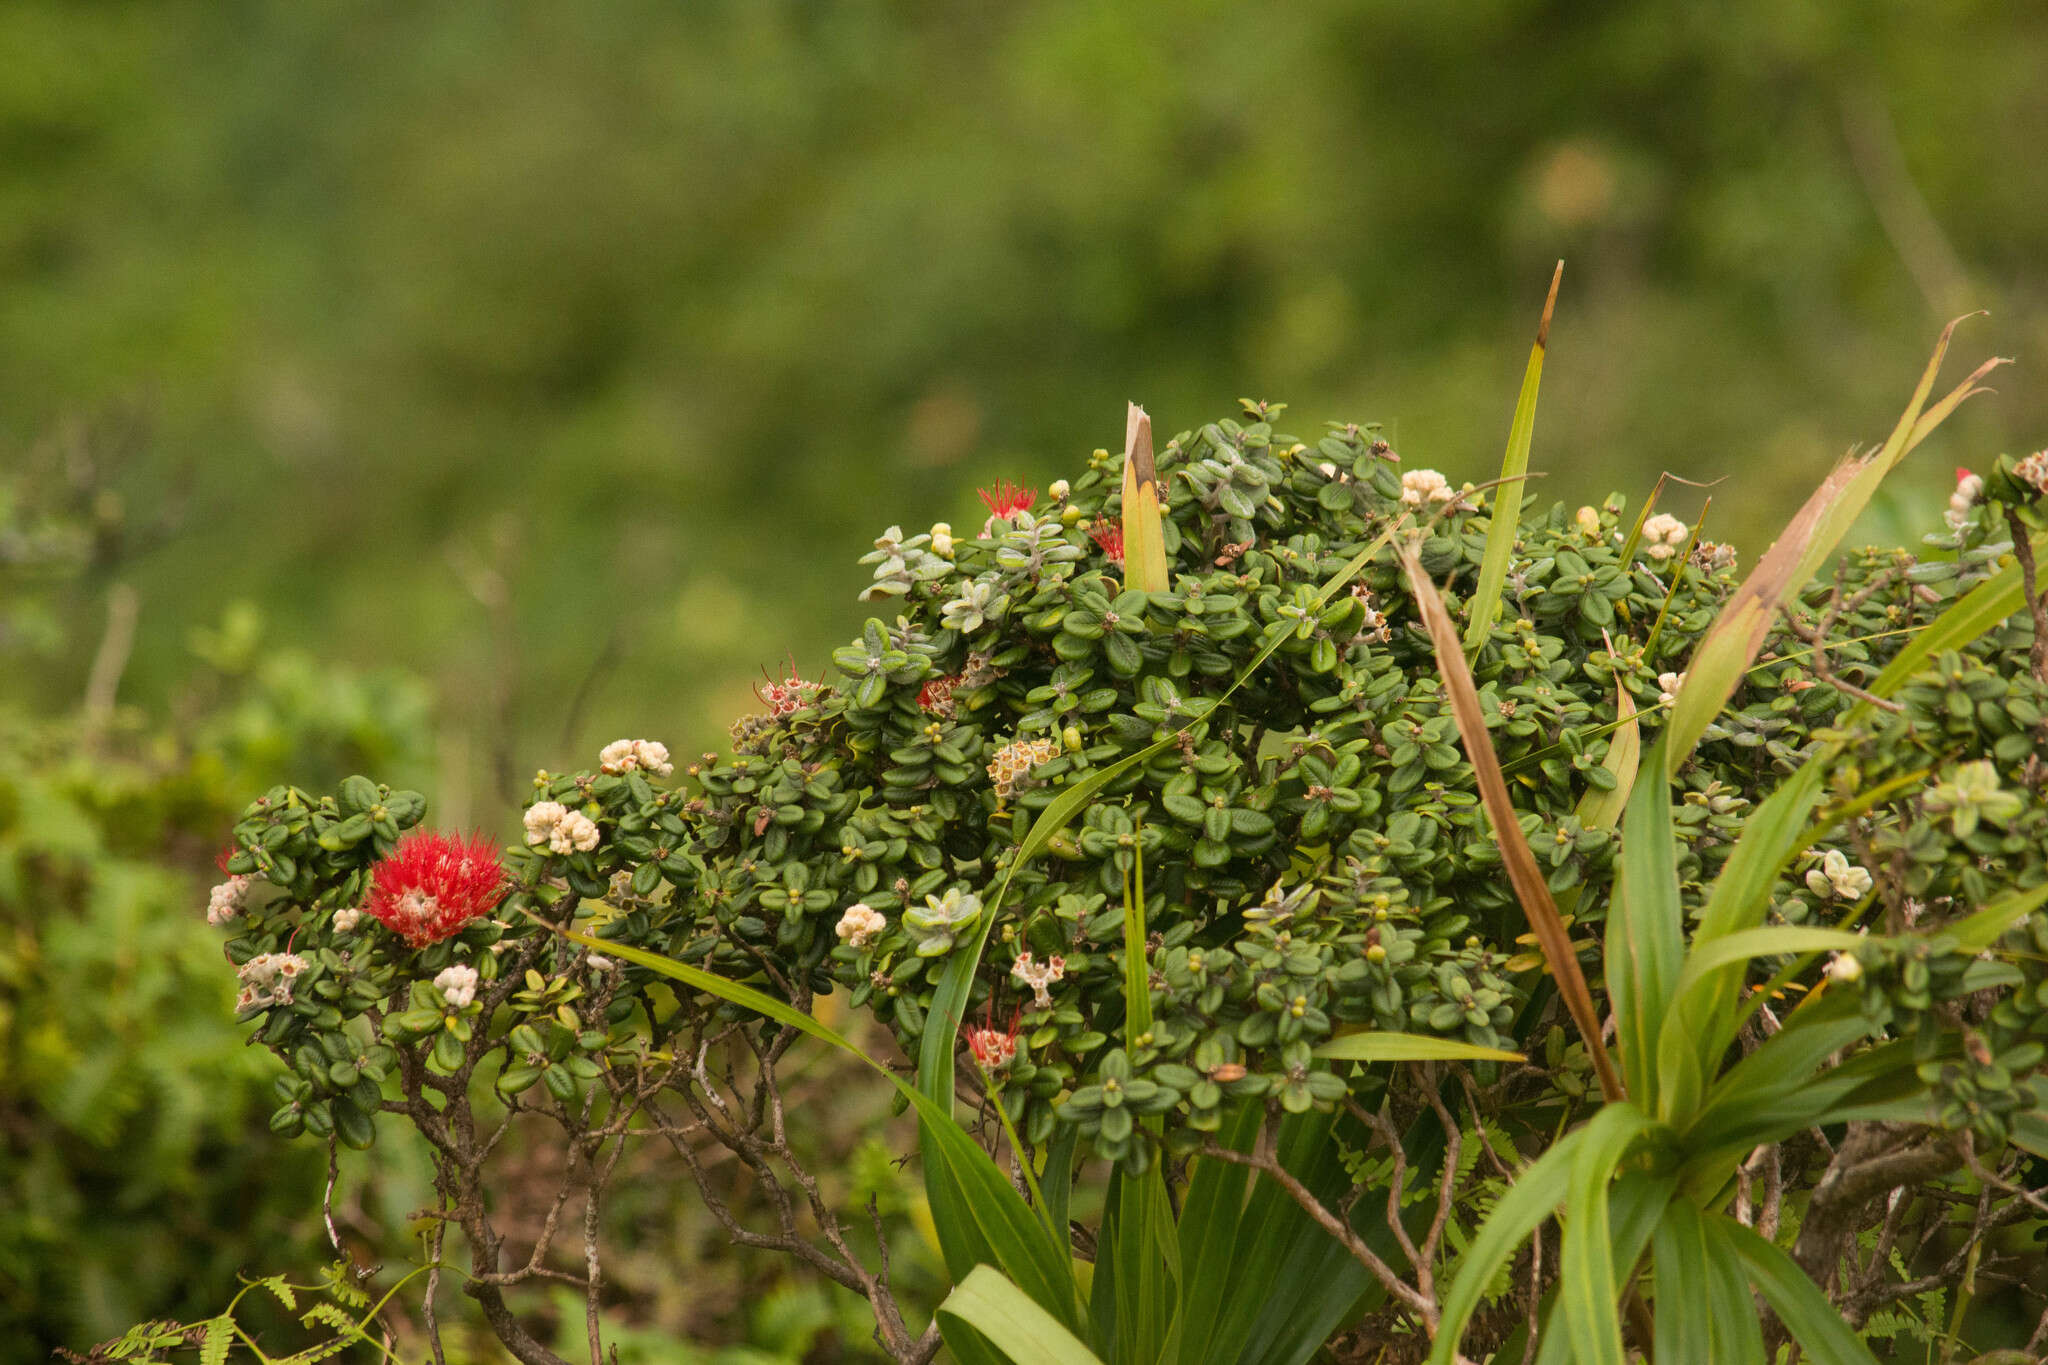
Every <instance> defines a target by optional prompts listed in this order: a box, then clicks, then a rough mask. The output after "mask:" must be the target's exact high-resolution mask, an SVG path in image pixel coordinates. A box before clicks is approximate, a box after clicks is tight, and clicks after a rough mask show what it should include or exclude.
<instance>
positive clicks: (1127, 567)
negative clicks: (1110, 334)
mask: <svg viewBox="0 0 2048 1365" xmlns="http://www.w3.org/2000/svg"><path fill="white" fill-rule="evenodd" d="M1123 519H1124V586H1125V587H1126V588H1135V589H1137V590H1138V591H1139V592H1165V591H1166V590H1167V589H1168V588H1170V587H1171V586H1172V579H1171V577H1170V575H1169V572H1168V568H1167V563H1166V532H1165V527H1164V518H1163V513H1162V509H1161V506H1160V494H1159V474H1158V471H1157V467H1156V466H1155V465H1154V464H1153V461H1152V419H1151V418H1150V417H1148V416H1147V415H1146V413H1145V410H1144V409H1143V408H1141V407H1139V406H1138V405H1137V404H1136V403H1132V404H1131V405H1130V407H1129V411H1128V412H1127V413H1126V414H1125V422H1124V510H1123Z"/></svg>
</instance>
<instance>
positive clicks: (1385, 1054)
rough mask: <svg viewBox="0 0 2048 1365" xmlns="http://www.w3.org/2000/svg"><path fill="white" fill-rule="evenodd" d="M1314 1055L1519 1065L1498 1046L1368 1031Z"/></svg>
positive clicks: (1346, 1059) (1358, 1059)
mask: <svg viewBox="0 0 2048 1365" xmlns="http://www.w3.org/2000/svg"><path fill="white" fill-rule="evenodd" d="M1315 1055H1316V1056H1318V1057H1320V1058H1322V1059H1323V1060H1325V1061H1335V1062H1519V1061H1524V1060H1526V1059H1525V1058H1524V1057H1523V1056H1522V1054H1521V1053H1519V1052H1504V1051H1502V1050H1501V1049H1499V1048H1497V1047H1480V1046H1479V1045H1478V1044H1476V1043H1461V1042H1458V1041H1456V1040H1455V1039H1451V1038H1432V1037H1430V1036H1429V1035H1427V1034H1422V1033H1382V1032H1380V1031H1379V1030H1377V1029H1367V1030H1365V1031H1364V1032H1361V1033H1346V1034H1340V1035H1339V1036H1337V1037H1335V1038H1332V1039H1331V1040H1330V1041H1329V1042H1327V1043H1324V1044H1323V1045H1322V1046H1321V1047H1318V1048H1317V1049H1316V1052H1315Z"/></svg>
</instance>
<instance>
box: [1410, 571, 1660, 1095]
mask: <svg viewBox="0 0 2048 1365" xmlns="http://www.w3.org/2000/svg"><path fill="white" fill-rule="evenodd" d="M1401 567H1402V569H1403V570H1405V571H1406V573H1407V576H1408V586H1409V590H1410V591H1411V592H1412V593H1413V594H1414V596H1415V603H1416V607H1417V609H1418V610H1419V611H1420V612H1421V615H1422V621H1423V624H1424V625H1425V626H1426V627H1427V628H1428V630H1429V638H1430V643H1431V644H1432V645H1433V646H1434V647H1435V650H1436V663H1437V670H1438V671H1439V672H1440V673H1442V675H1443V679H1444V693H1445V695H1446V697H1447V698H1448V699H1449V701H1450V707H1451V715H1452V717H1453V719H1455V720H1456V722H1457V725H1458V733H1459V735H1460V736H1461V737H1462V738H1463V739H1464V741H1465V755H1466V757H1467V758H1468V759H1469V760H1470V761H1471V764H1472V773H1473V776H1474V777H1475V778H1476V779H1477V780H1478V784H1479V797H1480V800H1481V801H1482V802H1483V803H1484V804H1485V806H1486V814H1487V817H1488V818H1489V819H1490V820H1491V821H1492V822H1493V837H1494V842H1495V843H1496V844H1498V845H1499V846H1500V852H1501V861H1502V863H1503V864H1505V865H1506V867H1507V872H1508V880H1509V881H1510V882H1511V883H1512V884H1513V886H1514V889H1515V895H1516V897H1517V898H1518V899H1519V900H1520V901H1521V903H1522V913H1523V914H1524V915H1526V916H1527V917H1528V920H1529V927H1530V928H1531V929H1533V930H1534V931H1535V933H1536V942H1537V944H1538V946H1540V947H1541V948H1542V950H1543V956H1544V957H1545V958H1546V959H1547V960H1548V961H1549V963H1550V972H1551V975H1552V976H1553V977H1555V978H1556V980H1557V989H1558V994H1559V995H1561V996H1563V997H1564V1002H1565V1008H1566V1009H1567V1010H1568V1011H1569V1012H1570V1013H1571V1016H1572V1022H1573V1023H1575V1024H1577V1025H1578V1029H1579V1034H1580V1036H1581V1037H1583V1038H1584V1039H1585V1042H1586V1052H1587V1054H1588V1055H1589V1056H1590V1057H1591V1058H1592V1059H1593V1068H1594V1070H1595V1071H1596V1072H1597V1073H1598V1075H1599V1077H1600V1089H1601V1093H1603V1094H1604V1095H1606V1097H1607V1098H1608V1099H1611V1100H1612V1099H1620V1098H1622V1096H1623V1094H1624V1093H1625V1092H1624V1090H1623V1088H1622V1084H1621V1077H1620V1076H1619V1075H1617V1074H1616V1073H1615V1070H1614V1061H1613V1059H1612V1058H1610V1057H1609V1056H1608V1055H1607V1048H1606V1046H1605V1045H1604V1044H1603V1043H1602V1042H1601V1041H1600V1015H1599V1012H1598V1011H1597V1010H1596V1009H1594V1007H1593V993H1592V992H1591V991H1590V990H1588V989H1587V988H1586V976H1585V973H1584V972H1583V971H1581V970H1580V968H1579V958H1578V954H1577V953H1575V952H1573V951H1572V946H1571V935H1570V933H1569V932H1568V931H1567V930H1566V928H1565V924H1564V917H1563V916H1562V915H1560V914H1559V913H1558V909H1557V903H1556V902H1555V901H1553V900H1552V899H1551V896H1550V886H1549V884H1548V883H1547V882H1546V881H1544V879H1543V873H1542V870H1541V869H1540V868H1539V867H1538V866H1537V864H1536V855H1535V854H1534V853H1533V852H1532V851H1531V850H1530V848H1529V841H1528V840H1527V839H1526V838H1524V837H1523V835H1522V826H1521V824H1520V823H1519V822H1518V820H1517V819H1516V815H1515V808H1514V803H1513V802H1512V801H1510V800H1509V798H1508V787H1507V783H1506V781H1505V780H1504V779H1503V778H1502V777H1501V774H1500V759H1499V756H1498V755H1496V754H1495V753H1494V749H1493V740H1492V738H1491V737H1490V736H1489V735H1488V734H1487V733H1486V714H1485V712H1484V711H1482V710H1481V709H1480V705H1479V692H1478V689H1477V688H1475V687H1474V686H1473V684H1472V670H1471V668H1470V666H1468V665H1467V664H1466V662H1465V653H1464V651H1463V650H1462V649H1460V648H1459V647H1458V635H1457V630H1456V628H1455V627H1453V626H1452V624H1451V615H1450V612H1448V611H1447V610H1445V608H1444V599H1443V597H1442V595H1441V594H1439V593H1438V592H1437V590H1436V584H1434V583H1432V582H1430V579H1429V575H1428V574H1426V573H1424V572H1423V570H1422V561H1421V560H1420V559H1419V558H1417V556H1416V554H1415V551H1414V548H1413V547H1412V546H1406V545H1404V546H1402V547H1401Z"/></svg>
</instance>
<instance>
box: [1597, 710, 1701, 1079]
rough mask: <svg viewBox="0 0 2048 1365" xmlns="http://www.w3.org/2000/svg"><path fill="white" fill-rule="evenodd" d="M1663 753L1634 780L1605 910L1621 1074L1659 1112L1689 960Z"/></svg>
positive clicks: (1657, 751)
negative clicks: (1661, 1040)
mask: <svg viewBox="0 0 2048 1365" xmlns="http://www.w3.org/2000/svg"><path fill="white" fill-rule="evenodd" d="M1662 756H1663V755H1662V749H1661V747H1659V748H1654V749H1652V750H1651V751H1650V763H1649V770H1650V771H1649V780H1648V781H1643V782H1638V783H1637V784H1636V790H1635V794H1634V796H1633V797H1632V798H1631V799H1630V801H1629V805H1628V821H1627V823H1626V824H1625V825H1624V826H1623V828H1622V839H1621V868H1620V875H1619V876H1618V877H1617V878H1616V879H1615V884H1614V900H1613V903H1612V905H1611V906H1610V907H1609V909H1608V911H1607V1000H1608V1004H1609V1006H1610V1007H1611V1008H1612V1009H1613V1011H1614V1025H1615V1041H1616V1043H1617V1044H1618V1046H1619V1049H1620V1052H1621V1064H1622V1076H1623V1078H1624V1079H1625V1080H1626V1081H1627V1083H1628V1093H1629V1094H1630V1096H1631V1097H1633V1098H1634V1099H1635V1101H1636V1103H1638V1104H1640V1105H1643V1106H1645V1107H1646V1108H1648V1109H1650V1111H1651V1112H1654V1113H1659V1114H1662V1113H1663V1110H1662V1108H1661V1106H1660V1105H1659V1104H1658V1102H1657V1095H1658V1091H1659V1089H1660V1086H1659V1079H1660V1076H1659V1071H1658V1067H1657V1041H1658V1037H1659V1034H1660V1032H1661V1031H1662V1029H1663V1026H1664V1020H1665V1018H1666V1017H1667V1015H1668V1014H1669V1013H1670V1010H1671V1000H1672V995H1673V992H1674V990H1675V988H1676V987H1677V985H1678V981H1679V972H1680V969H1681V968H1682V967H1683V966H1684V965H1685V925H1684V914H1685V912H1684V910H1683V908H1682V907H1681V906H1680V904H1679V899H1678V840H1677V836H1676V835H1675V834H1674V833H1673V831H1672V824H1671V785H1670V783H1668V782H1667V781H1665V779H1664V765H1663V763H1662V761H1661V760H1662Z"/></svg>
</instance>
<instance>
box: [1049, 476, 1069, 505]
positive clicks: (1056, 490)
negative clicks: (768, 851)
mask: <svg viewBox="0 0 2048 1365" xmlns="http://www.w3.org/2000/svg"><path fill="white" fill-rule="evenodd" d="M1073 491H1074V486H1073V485H1072V484H1070V483H1068V482H1067V481H1066V480H1065V479H1054V480H1053V481H1052V483H1051V485H1050V486H1048V487H1047V488H1046V490H1045V492H1046V496H1048V497H1050V498H1051V499H1052V500H1053V501H1054V502H1065V501H1066V500H1067V495H1068V494H1069V493H1071V492H1073Z"/></svg>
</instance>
